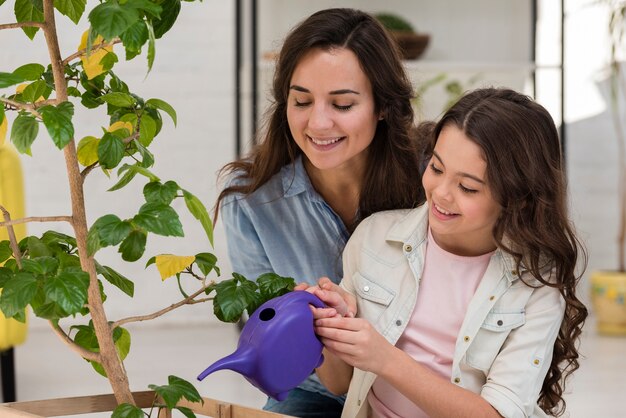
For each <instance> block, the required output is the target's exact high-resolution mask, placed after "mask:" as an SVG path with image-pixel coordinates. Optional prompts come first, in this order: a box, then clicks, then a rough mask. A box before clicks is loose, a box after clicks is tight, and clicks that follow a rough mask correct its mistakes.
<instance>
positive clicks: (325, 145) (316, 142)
mask: <svg viewBox="0 0 626 418" xmlns="http://www.w3.org/2000/svg"><path fill="white" fill-rule="evenodd" d="M307 139H308V140H309V143H310V144H311V145H312V146H313V148H315V149H316V150H318V151H328V150H331V149H333V148H335V147H336V146H338V145H339V144H341V143H342V142H343V140H344V139H346V137H345V136H340V137H335V138H313V137H310V136H308V135H307Z"/></svg>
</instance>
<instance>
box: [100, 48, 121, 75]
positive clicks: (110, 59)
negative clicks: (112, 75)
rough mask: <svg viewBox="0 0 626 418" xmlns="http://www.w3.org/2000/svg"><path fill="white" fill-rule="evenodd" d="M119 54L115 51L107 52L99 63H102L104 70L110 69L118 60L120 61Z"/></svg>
mask: <svg viewBox="0 0 626 418" xmlns="http://www.w3.org/2000/svg"><path fill="white" fill-rule="evenodd" d="M118 61H119V60H118V58H117V55H115V53H114V52H107V53H106V54H105V55H104V56H103V57H102V58H101V59H100V62H99V64H100V65H102V70H103V71H109V70H110V69H111V68H113V66H114V65H115V63H116V62H118Z"/></svg>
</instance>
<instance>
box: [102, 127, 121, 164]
mask: <svg viewBox="0 0 626 418" xmlns="http://www.w3.org/2000/svg"><path fill="white" fill-rule="evenodd" d="M125 148H126V146H125V145H124V142H122V140H121V139H119V138H118V137H117V136H115V135H113V134H111V133H109V132H107V133H105V134H104V135H103V136H102V139H101V140H100V143H99V144H98V160H99V161H100V165H102V167H104V168H109V169H110V168H115V167H117V165H118V164H119V163H120V162H121V161H122V158H124V149H125Z"/></svg>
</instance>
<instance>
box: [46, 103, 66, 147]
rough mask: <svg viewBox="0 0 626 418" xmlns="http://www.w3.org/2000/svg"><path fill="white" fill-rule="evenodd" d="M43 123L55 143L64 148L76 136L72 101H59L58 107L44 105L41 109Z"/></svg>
mask: <svg viewBox="0 0 626 418" xmlns="http://www.w3.org/2000/svg"><path fill="white" fill-rule="evenodd" d="M39 111H40V112H41V116H42V118H43V124H44V125H45V126H46V128H47V129H48V133H49V134H50V136H51V137H52V141H53V142H54V145H56V146H57V148H58V149H63V148H65V146H66V145H67V144H68V143H69V142H70V141H71V140H72V138H73V137H74V125H73V124H72V116H73V115H74V105H73V104H72V103H71V102H63V103H59V105H57V106H56V107H54V106H44V107H42V108H40V109H39Z"/></svg>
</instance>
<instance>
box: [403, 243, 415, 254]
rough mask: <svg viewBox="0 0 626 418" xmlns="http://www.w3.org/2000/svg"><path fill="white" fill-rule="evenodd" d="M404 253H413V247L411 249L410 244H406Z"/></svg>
mask: <svg viewBox="0 0 626 418" xmlns="http://www.w3.org/2000/svg"><path fill="white" fill-rule="evenodd" d="M404 251H405V252H407V253H410V252H411V251H413V247H411V246H410V245H409V244H406V245H405V246H404Z"/></svg>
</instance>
